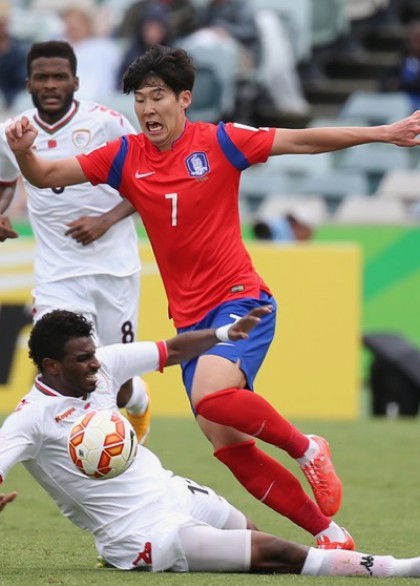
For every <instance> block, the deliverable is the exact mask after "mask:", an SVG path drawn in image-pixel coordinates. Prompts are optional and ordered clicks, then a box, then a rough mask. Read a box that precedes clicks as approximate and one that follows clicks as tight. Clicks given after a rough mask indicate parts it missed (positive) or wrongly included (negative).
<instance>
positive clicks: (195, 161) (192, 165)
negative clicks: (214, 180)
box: [185, 153, 210, 177]
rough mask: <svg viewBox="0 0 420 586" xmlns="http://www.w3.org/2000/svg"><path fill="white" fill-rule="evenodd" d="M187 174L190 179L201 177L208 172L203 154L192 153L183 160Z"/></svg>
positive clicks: (208, 167) (208, 168)
mask: <svg viewBox="0 0 420 586" xmlns="http://www.w3.org/2000/svg"><path fill="white" fill-rule="evenodd" d="M185 163H186V165H187V169H188V173H189V174H190V175H191V177H202V176H203V175H206V174H207V173H208V172H209V171H210V166H209V162H208V160H207V155H206V154H205V153H192V155H190V156H189V157H187V159H186V160H185Z"/></svg>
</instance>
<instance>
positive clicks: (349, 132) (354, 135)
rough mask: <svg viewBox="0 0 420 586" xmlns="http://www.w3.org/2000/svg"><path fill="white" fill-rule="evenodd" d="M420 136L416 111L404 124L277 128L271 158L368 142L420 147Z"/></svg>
mask: <svg viewBox="0 0 420 586" xmlns="http://www.w3.org/2000/svg"><path fill="white" fill-rule="evenodd" d="M419 135H420V110H416V111H415V112H413V113H412V114H411V115H410V116H408V117H407V118H404V119H403V120H399V121H398V122H394V123H392V124H383V125H382V126H359V127H356V126H350V127H344V126H343V127H324V128H304V129H297V130H294V129H286V128H284V129H282V128H278V129H277V130H276V134H275V137H274V141H273V146H272V148H271V153H270V154H271V155H284V154H317V153H324V152H329V151H337V150H341V149H345V148H348V147H352V146H357V145H360V144H365V143H370V142H384V143H389V144H395V145H397V146H400V147H414V146H418V145H420V137H419Z"/></svg>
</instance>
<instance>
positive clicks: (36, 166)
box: [6, 116, 87, 189]
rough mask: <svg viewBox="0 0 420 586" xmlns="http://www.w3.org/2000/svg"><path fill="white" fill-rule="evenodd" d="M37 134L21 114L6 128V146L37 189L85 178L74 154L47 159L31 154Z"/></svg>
mask: <svg viewBox="0 0 420 586" xmlns="http://www.w3.org/2000/svg"><path fill="white" fill-rule="evenodd" d="M37 135H38V131H37V129H36V128H35V126H34V125H33V124H32V123H31V122H30V120H29V119H28V118H26V117H25V116H24V117H23V118H21V119H18V120H15V121H13V122H12V123H11V124H9V126H8V127H7V128H6V138H7V142H8V144H9V147H10V148H11V150H12V151H13V154H14V155H15V157H16V161H17V163H18V165H19V168H20V170H21V173H22V175H23V176H24V177H26V179H27V180H28V181H29V183H31V184H32V185H34V186H35V187H39V188H41V189H43V188H45V187H66V186H67V185H77V184H78V183H85V182H86V181H87V177H86V175H85V174H84V173H83V171H82V168H81V166H80V165H79V163H78V161H77V159H76V157H70V158H67V159H56V160H53V161H50V160H48V159H44V158H43V157H39V156H38V155H36V154H35V152H34V150H33V148H32V146H33V144H34V141H35V139H36V137H37Z"/></svg>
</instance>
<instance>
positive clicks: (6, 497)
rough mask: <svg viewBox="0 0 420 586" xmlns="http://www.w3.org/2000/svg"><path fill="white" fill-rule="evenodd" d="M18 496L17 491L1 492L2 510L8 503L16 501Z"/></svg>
mask: <svg viewBox="0 0 420 586" xmlns="http://www.w3.org/2000/svg"><path fill="white" fill-rule="evenodd" d="M16 497H17V492H9V494H0V511H2V510H3V509H4V507H5V506H6V505H8V504H9V503H11V502H12V501H14V500H15V498H16Z"/></svg>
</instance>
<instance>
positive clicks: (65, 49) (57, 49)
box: [26, 41, 77, 77]
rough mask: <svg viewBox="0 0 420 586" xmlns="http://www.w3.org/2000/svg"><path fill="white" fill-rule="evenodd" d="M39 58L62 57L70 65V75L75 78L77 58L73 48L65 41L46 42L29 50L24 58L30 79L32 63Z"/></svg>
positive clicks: (37, 44) (35, 44) (34, 45)
mask: <svg viewBox="0 0 420 586" xmlns="http://www.w3.org/2000/svg"><path fill="white" fill-rule="evenodd" d="M40 57H48V58H50V57H62V58H63V59H67V61H68V62H69V64H70V69H71V72H72V74H73V75H74V76H75V75H76V71H77V58H76V55H75V53H74V50H73V47H72V46H71V45H70V43H67V42H66V41H46V42H44V43H34V44H33V45H32V46H31V48H30V49H29V52H28V55H27V57H26V71H27V73H28V77H31V65H32V61H34V60H35V59H39V58H40Z"/></svg>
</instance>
